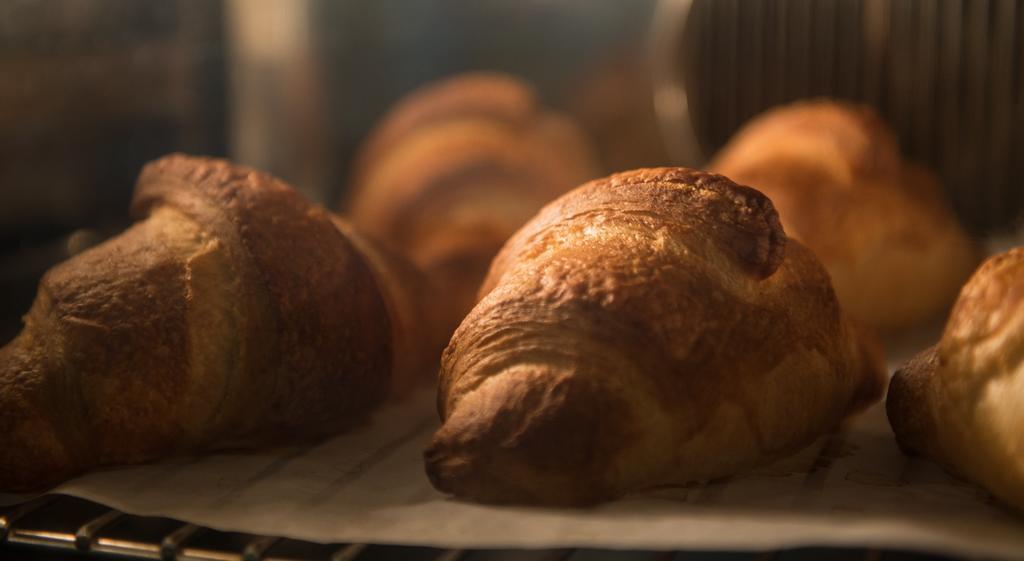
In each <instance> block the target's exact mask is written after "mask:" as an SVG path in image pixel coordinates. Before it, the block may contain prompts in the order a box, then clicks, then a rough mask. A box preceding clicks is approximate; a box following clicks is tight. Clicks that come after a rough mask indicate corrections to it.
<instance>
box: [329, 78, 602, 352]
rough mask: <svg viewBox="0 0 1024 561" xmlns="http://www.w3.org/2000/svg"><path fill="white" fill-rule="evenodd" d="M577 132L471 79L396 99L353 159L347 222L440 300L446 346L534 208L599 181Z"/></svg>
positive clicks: (509, 81) (527, 95)
mask: <svg viewBox="0 0 1024 561" xmlns="http://www.w3.org/2000/svg"><path fill="white" fill-rule="evenodd" d="M594 166H595V164H594V157H593V155H592V153H591V150H590V147H589V146H588V144H587V142H586V141H585V139H584V137H583V135H582V133H581V132H580V131H579V130H578V128H577V127H576V125H575V124H573V123H572V122H571V121H569V120H568V119H567V118H566V117H564V116H562V115H560V114H557V113H553V112H550V111H547V110H545V109H543V108H542V107H541V106H540V105H539V103H538V101H537V99H536V97H535V95H534V93H533V92H532V91H531V90H530V89H529V88H528V87H526V86H525V85H524V84H522V83H521V82H519V81H518V80H516V79H514V78H511V77H508V76H503V75H500V74H467V75H462V76H458V77H455V78H451V79H448V80H444V81H441V82H438V83H434V84H430V85H427V86H425V87H423V88H421V89H419V90H417V91H415V92H413V93H412V94H410V95H409V96H407V97H406V98H405V99H403V100H401V101H400V102H399V103H398V104H397V105H396V106H395V108H394V109H393V110H392V111H391V112H390V113H389V114H388V115H387V116H386V117H385V118H384V119H383V121H382V122H381V124H380V125H379V126H378V127H377V128H376V130H374V131H373V133H372V134H371V135H370V138H369V139H368V140H367V142H366V145H365V146H364V147H363V149H362V151H361V153H360V155H359V156H358V158H357V159H356V163H355V172H354V174H353V179H352V182H351V185H350V190H351V195H350V201H349V205H348V207H349V212H350V216H351V219H352V220H353V222H354V223H355V224H356V226H358V227H359V228H360V229H361V230H362V231H365V232H366V233H367V234H368V235H370V236H371V237H373V238H375V239H378V240H381V241H383V242H385V243H386V244H388V245H390V246H392V247H394V248H396V249H397V250H398V251H399V252H400V253H402V254H404V255H406V256H408V257H409V258H410V259H411V260H412V261H413V262H414V263H416V264H417V265H418V266H419V267H420V268H421V269H423V270H424V271H425V273H426V274H427V275H428V277H429V278H430V279H431V280H432V281H433V282H434V284H435V285H436V286H437V287H438V289H439V290H441V291H442V292H443V293H444V297H443V302H445V303H446V304H447V306H446V309H443V310H441V313H442V318H446V319H445V321H444V323H445V325H446V326H447V327H446V328H445V330H444V338H445V340H447V338H448V337H449V336H450V335H451V332H452V330H454V329H455V326H456V325H458V322H459V321H461V320H462V317H463V316H465V314H466V312H468V311H469V309H470V308H471V307H472V305H473V304H474V303H475V297H476V292H477V289H478V288H479V287H480V282H481V281H482V280H483V277H484V275H485V274H486V272H487V267H488V265H489V264H490V262H491V259H492V258H493V257H494V255H495V254H496V253H497V252H498V250H499V249H500V248H501V245H502V244H503V243H505V240H507V239H508V237H509V236H511V235H512V233H513V232H515V231H516V229H517V228H519V227H520V226H522V225H523V224H524V223H525V222H526V221H527V220H529V218H530V217H531V216H532V215H533V214H534V213H536V212H537V211H538V210H539V209H540V207H541V206H543V205H544V204H545V203H547V202H548V201H550V200H552V199H554V198H555V197H557V196H558V195H561V194H562V193H564V192H566V191H568V190H569V189H571V188H572V187H574V186H576V185H578V184H579V183H581V182H582V181H585V180H587V179H590V178H591V177H593V176H594V175H595V171H594Z"/></svg>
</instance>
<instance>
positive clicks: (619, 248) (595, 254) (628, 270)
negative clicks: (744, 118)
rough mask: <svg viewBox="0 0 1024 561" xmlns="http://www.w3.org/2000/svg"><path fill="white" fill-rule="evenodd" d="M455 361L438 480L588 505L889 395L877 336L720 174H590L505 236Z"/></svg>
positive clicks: (781, 441) (737, 460)
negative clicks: (861, 331)
mask: <svg viewBox="0 0 1024 561" xmlns="http://www.w3.org/2000/svg"><path fill="white" fill-rule="evenodd" d="M481 295H484V296H483V298H482V300H481V301H480V303H479V304H478V305H477V306H476V307H475V308H474V309H473V310H472V312H470V314H469V315H468V317H466V319H465V320H464V321H463V322H462V325H461V326H459V328H458V330H457V331H456V333H455V335H454V337H453V338H452V340H451V343H450V344H449V346H448V348H447V349H446V351H445V353H444V357H443V361H442V369H441V384H440V388H439V393H438V405H439V410H440V415H441V418H442V419H443V421H444V424H443V426H442V427H441V429H440V430H439V431H438V432H437V433H436V434H435V435H434V438H433V441H432V443H431V444H430V447H429V449H428V450H427V451H426V452H425V461H426V470H427V474H428V476H429V477H430V480H431V481H432V483H433V484H434V486H436V487H437V488H438V489H439V490H441V491H443V492H446V493H451V494H454V495H456V496H459V497H465V498H468V499H472V500H477V501H485V502H517V503H540V504H567V505H578V504H588V503H593V502H596V501H601V500H604V499H609V498H612V497H616V496H618V495H621V494H624V493H628V492H632V491H638V490H642V489H646V488H650V487H654V486H658V485H664V484H682V483H687V482H694V481H702V480H707V479H712V478H717V477H722V476H726V475H730V474H733V473H736V472H737V471H739V470H742V469H744V468H746V467H749V466H752V465H755V464H759V463H762V462H766V461H768V460H771V459H774V458H777V457H778V456H780V455H784V454H787V453H789V452H793V451H795V450H797V449H799V448H801V447H803V446H805V445H807V444H808V443H810V442H811V441H812V440H814V439H815V438H816V437H818V436H819V435H822V434H823V433H826V432H828V431H830V430H832V429H833V428H835V427H836V425H837V424H838V423H840V421H841V420H842V419H843V418H844V417H846V416H847V415H849V414H850V413H851V412H853V411H856V410H857V409H859V408H861V407H863V406H865V405H866V404H867V403H870V402H871V401H873V400H875V399H877V397H878V396H879V395H880V393H881V391H882V388H883V377H884V373H883V371H882V369H881V367H880V364H879V356H878V354H877V353H876V352H874V351H872V350H871V349H869V348H868V347H866V346H864V345H863V344H862V342H861V341H860V339H859V338H858V337H857V336H856V334H855V333H854V331H853V330H852V329H851V327H850V326H849V325H848V324H847V323H846V321H845V320H844V319H843V315H842V313H841V311H840V309H839V305H838V303H837V302H836V298H835V295H834V293H833V291H832V287H831V285H830V284H829V280H828V275H827V273H826V272H825V270H824V269H823V268H822V267H821V264H820V263H819V262H818V261H817V259H815V258H814V256H813V255H812V254H811V252H810V251H808V250H807V249H806V248H804V247H803V246H802V245H800V244H799V243H796V242H793V241H791V240H787V238H786V235H785V233H784V232H783V230H782V228H781V226H780V225H779V221H778V216H777V214H776V212H775V210H774V208H773V207H772V204H771V202H770V201H769V200H768V199H767V198H766V197H764V196H763V195H761V194H760V193H758V192H757V191H754V190H753V189H750V188H747V187H741V186H738V185H736V184H734V183H733V182H731V181H730V180H728V179H726V178H725V177H722V176H717V175H712V174H706V173H702V172H697V171H692V170H687V169H684V168H659V169H646V170H638V171H634V172H629V173H624V174H619V175H613V176H611V177H609V178H606V179H601V180H598V181H593V182H590V183H587V184H586V185H583V186H582V187H580V188H578V189H576V190H574V191H572V192H570V193H569V194H567V195H565V196H563V197H561V198H560V199H558V200H556V201H555V202H553V203H551V204H550V205H548V206H547V207H545V208H544V209H543V210H542V211H541V212H540V214H539V215H538V216H536V217H535V218H534V219H533V220H532V221H530V222H529V223H528V224H527V225H526V226H524V227H523V228H522V229H521V230H520V231H519V232H517V233H516V234H515V236H513V237H512V239H511V240H510V241H509V242H508V243H507V244H506V245H505V247H504V248H503V249H502V251H501V253H500V254H499V255H498V257H497V258H496V259H495V261H494V264H493V265H492V267H491V270H490V272H489V274H488V277H487V280H486V282H485V283H484V286H483V288H482V289H481Z"/></svg>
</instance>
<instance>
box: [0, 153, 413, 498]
mask: <svg viewBox="0 0 1024 561" xmlns="http://www.w3.org/2000/svg"><path fill="white" fill-rule="evenodd" d="M132 214H133V216H134V217H135V218H136V219H137V220H138V222H137V223H136V224H135V225H133V226H132V227H131V228H129V229H128V230H127V231H125V232H124V233H122V234H121V235H119V236H117V237H115V238H113V239H111V240H109V241H108V242H106V243H104V244H102V245H100V246H97V247H95V248H93V249H91V250H89V251H86V252H84V253H82V254H79V255H77V256H75V257H74V258H72V259H70V260H68V261H67V262H65V263H62V264H60V265H58V266H56V267H54V268H53V269H51V270H50V271H49V272H47V274H46V275H45V276H44V277H43V280H42V282H41V283H40V286H39V292H38V295H37V297H36V301H35V303H34V304H33V306H32V309H31V311H30V312H29V313H28V315H27V316H26V317H25V328H24V330H23V331H22V332H21V334H20V335H18V337H17V338H16V339H14V340H13V341H12V342H10V343H9V344H8V345H7V346H5V347H3V349H0V451H2V455H0V490H3V491H11V490H27V489H38V488H41V487H43V486H46V485H49V484H52V483H55V482H57V481H60V480H62V479H65V478H67V477H69V476H71V475H74V474H76V473H78V472H81V471H84V470H87V469H90V468H92V467H95V466H100V465H108V464H120V463H130V462H141V461H147V460H152V459H155V458H159V457H163V456H167V455H170V454H175V453H188V452H193V451H199V450H205V449H210V448H218V447H225V446H234V445H248V444H258V443H264V442H268V441H278V440H294V439H309V438H315V437H320V436H323V435H328V434H331V433H334V432H336V431H338V430H341V429H344V428H346V427H348V426H350V425H352V424H354V423H356V422H357V421H359V420H360V419H362V418H363V417H364V416H365V414H366V413H367V412H368V411H369V410H370V409H371V408H372V407H373V406H374V405H375V404H376V403H378V402H379V401H380V400H381V399H382V398H383V397H384V396H385V393H386V391H387V390H388V387H389V384H391V385H400V384H404V383H407V380H408V379H409V377H410V374H409V372H408V371H398V372H393V370H395V369H396V368H399V369H401V368H405V369H410V368H412V367H413V366H412V365H413V363H415V360H409V359H405V362H401V361H402V360H403V359H402V357H401V355H402V353H414V352H415V350H414V349H413V348H412V347H411V345H410V341H411V340H412V339H413V338H412V336H410V335H406V334H405V331H404V330H408V329H409V327H407V326H408V325H409V324H410V322H406V321H404V320H402V319H399V320H397V321H395V320H393V319H392V318H391V317H389V313H388V310H389V308H391V309H393V308H394V307H395V306H396V303H397V302H401V301H402V299H403V298H404V296H402V291H403V290H406V288H404V287H401V288H399V287H385V288H384V289H383V290H382V289H381V287H380V286H379V285H378V282H379V280H380V278H382V277H381V276H380V274H379V273H378V272H377V271H375V270H374V269H373V268H374V267H375V266H376V264H377V259H378V258H377V257H369V258H368V257H367V256H366V255H364V254H363V253H362V252H361V251H360V249H361V242H359V243H354V242H353V241H352V240H350V239H349V237H348V236H346V235H344V234H343V233H342V232H341V231H339V229H338V228H336V227H335V226H334V224H332V222H331V218H330V216H329V214H328V213H326V212H324V211H323V210H320V209H318V208H315V207H313V206H311V205H310V204H309V203H307V202H306V201H305V200H304V199H303V198H302V197H301V196H300V195H299V194H298V193H297V192H295V191H294V190H293V189H292V188H291V187H289V186H287V185H285V184H284V183H282V182H281V181H278V180H277V179H275V178H273V177H271V176H269V175H267V174H265V173H261V172H258V171H255V170H251V169H248V168H245V167H242V166H235V165H232V164H230V163H228V162H225V161H222V160H213V159H205V158H196V157H188V156H182V155H173V156H168V157H165V158H162V159H160V160H157V161H155V162H153V163H150V164H148V165H147V166H146V167H145V168H144V169H143V170H142V173H141V175H140V177H139V181H138V185H137V188H136V191H135V196H134V200H133V202H132ZM394 336H397V337H398V340H397V341H393V337H394Z"/></svg>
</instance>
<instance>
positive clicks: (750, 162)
mask: <svg viewBox="0 0 1024 561" xmlns="http://www.w3.org/2000/svg"><path fill="white" fill-rule="evenodd" d="M709 169H710V170H711V171H714V172H716V173H721V174H723V175H726V176H728V177H730V178H732V179H733V180H734V181H737V182H739V183H742V184H744V185H750V186H752V187H754V188H755V189H757V190H759V191H761V192H763V193H764V194H765V195H767V196H768V197H769V198H771V199H772V202H773V203H775V206H776V208H777V209H778V210H779V215H780V217H781V219H782V223H783V225H784V226H785V228H786V232H787V233H788V234H789V235H790V237H793V238H795V239H797V240H800V241H801V242H803V243H805V244H807V246H808V247H809V248H811V250H813V251H814V253H815V254H816V255H817V256H818V258H819V259H821V262H822V263H823V264H824V265H825V268H826V269H827V270H828V272H829V274H830V275H831V277H832V284H833V286H834V287H835V290H836V295H837V296H838V297H839V302H840V304H842V306H843V309H844V310H846V311H847V312H848V313H849V314H850V316H851V317H852V318H855V319H857V320H860V321H861V322H863V323H864V324H866V325H867V326H869V327H872V328H874V329H876V330H879V331H881V332H883V333H885V332H890V333H891V332H894V331H899V330H902V329H905V328H909V327H913V326H914V325H916V324H919V323H921V322H924V321H927V320H929V319H931V318H933V317H935V316H937V315H939V314H941V313H942V312H944V311H945V310H947V309H948V306H949V305H950V304H951V303H952V302H953V299H954V298H955V297H956V293H957V290H959V289H960V287H961V286H962V285H963V282H964V281H965V280H967V277H968V276H969V275H970V273H971V271H972V270H973V269H974V267H975V265H976V264H977V263H978V261H979V259H980V256H979V255H980V254H979V253H978V251H977V250H976V248H975V246H974V245H973V244H972V242H971V241H970V239H969V238H968V236H967V234H966V233H965V232H964V230H963V229H962V228H961V227H960V225H959V223H958V222H957V219H956V217H955V216H954V214H953V212H952V210H951V209H950V208H949V206H948V203H947V201H946V199H945V196H944V194H943V193H942V190H941V188H940V187H939V184H938V181H937V179H936V178H935V176H934V175H933V174H932V173H931V172H929V171H927V170H925V169H924V168H922V167H921V166H918V165H915V164H911V163H907V162H905V161H903V159H902V158H901V156H900V152H899V147H898V145H897V143H896V138H895V137H894V135H893V133H892V131H891V130H890V129H889V127H888V126H886V125H885V123H883V122H882V121H881V120H880V119H879V118H878V117H877V116H876V115H875V113H874V112H873V111H872V110H871V109H869V108H867V107H865V106H858V105H852V104H845V103H839V102H830V101H813V102H801V103H795V104H793V105H789V106H785V107H782V108H779V109H774V110H771V111H768V112H767V113H765V114H764V115H762V116H760V117H757V118H756V119H754V120H753V121H751V122H750V123H749V124H748V125H746V126H745V127H744V128H743V129H742V130H741V131H740V132H739V133H737V134H736V136H735V137H734V138H733V139H732V140H731V141H730V142H729V144H728V145H727V146H726V147H725V148H723V149H722V151H721V152H720V153H719V154H718V155H717V156H716V158H715V160H714V161H713V162H712V163H711V164H710V166H709ZM921 279H928V280H927V282H921Z"/></svg>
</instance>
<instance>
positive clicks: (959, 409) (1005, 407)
mask: <svg viewBox="0 0 1024 561" xmlns="http://www.w3.org/2000/svg"><path fill="white" fill-rule="evenodd" d="M886 409H887V412H888V414H889V422H890V424H891V425H892V429H893V431H894V432H895V433H896V440H897V442H899V445H900V447H901V448H902V449H903V450H904V451H906V452H907V453H919V454H924V455H926V456H929V457H931V458H933V459H935V460H937V461H938V462H940V463H942V464H944V465H945V466H947V467H948V468H949V469H950V470H952V471H955V472H958V473H960V474H962V475H964V476H966V477H967V478H968V479H972V480H974V481H976V482H978V483H980V484H981V485H983V486H984V487H985V488H987V489H988V490H989V491H990V492H991V493H992V494H993V495H995V496H996V497H998V498H1000V499H1002V500H1003V501H1006V502H1007V503H1009V504H1011V505H1014V506H1016V507H1017V508H1021V509H1024V432H1022V431H1021V429H1022V427H1024V248H1016V249H1013V250H1010V251H1008V252H1006V253H1002V254H1000V255H996V256H995V257H991V258H989V259H988V260H987V261H986V262H985V263H983V264H982V265H981V267H979V268H978V270H977V272H975V273H974V276H972V277H971V279H970V280H969V281H968V282H967V284H966V285H965V286H964V288H963V290H962V291H961V292H960V297H959V299H958V300H957V302H956V305H955V306H954V307H953V312H952V314H951V315H950V318H949V322H948V323H947V324H946V329H945V331H944V333H943V335H942V338H941V340H940V341H939V342H938V344H937V345H935V346H934V347H932V348H930V349H928V350H927V351H925V352H923V353H921V354H919V355H918V356H916V357H915V358H914V359H913V360H911V361H910V362H909V363H908V364H906V365H905V366H904V367H903V368H901V369H900V370H898V371H897V372H896V374H895V376H893V379H892V382H891V383H890V385H889V395H888V398H887V400H886Z"/></svg>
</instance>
